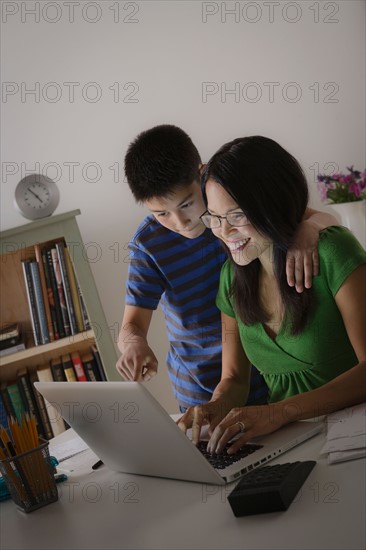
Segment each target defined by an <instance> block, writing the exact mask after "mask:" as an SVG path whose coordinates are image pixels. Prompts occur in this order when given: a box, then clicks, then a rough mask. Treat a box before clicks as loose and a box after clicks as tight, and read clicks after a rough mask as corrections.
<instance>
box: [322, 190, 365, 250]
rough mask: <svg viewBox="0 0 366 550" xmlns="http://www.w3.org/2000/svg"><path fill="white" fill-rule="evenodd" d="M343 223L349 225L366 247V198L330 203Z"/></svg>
mask: <svg viewBox="0 0 366 550" xmlns="http://www.w3.org/2000/svg"><path fill="white" fill-rule="evenodd" d="M329 206H330V207H331V208H332V210H334V212H335V215H336V218H337V219H338V220H339V221H340V223H341V224H342V225H344V226H345V227H348V229H350V230H351V231H352V233H353V234H354V235H355V237H357V239H358V240H359V241H360V243H361V244H362V246H363V247H364V248H366V200H363V201H355V202H341V203H336V204H331V205H329Z"/></svg>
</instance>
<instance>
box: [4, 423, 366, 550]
mask: <svg viewBox="0 0 366 550" xmlns="http://www.w3.org/2000/svg"><path fill="white" fill-rule="evenodd" d="M72 433H73V432H72V431H71V430H69V431H68V432H65V433H64V434H61V436H58V438H68V437H70V435H72ZM323 441H324V434H319V435H317V436H315V437H314V438H312V439H311V440H310V441H307V442H306V443H303V444H302V445H300V446H298V447H296V448H295V449H293V450H291V451H288V452H287V453H286V454H284V455H282V456H281V457H280V458H279V459H278V460H277V461H273V462H272V463H273V464H274V463H276V462H286V461H294V460H310V459H315V460H317V465H316V466H315V468H314V469H313V470H312V472H311V474H310V476H309V477H308V478H307V480H306V481H305V483H304V485H303V487H302V489H301V491H300V492H299V494H298V495H297V497H296V498H295V501H294V502H293V503H292V504H291V506H290V508H289V509H288V510H287V511H286V512H278V513H272V514H264V515H257V516H251V517H242V518H236V517H235V516H234V515H233V513H232V511H231V508H230V505H229V503H228V502H227V495H228V493H229V492H231V490H232V489H233V488H234V486H235V483H233V484H230V485H229V486H227V487H226V488H224V487H223V488H221V487H216V486H211V485H210V486H209V485H203V484H200V483H188V482H185V481H171V480H166V479H158V478H149V477H141V476H132V475H126V474H118V473H115V472H112V471H110V470H109V469H108V468H107V467H106V466H102V467H101V468H100V469H99V470H95V471H93V470H92V469H91V465H92V464H93V463H94V462H95V455H94V454H93V453H92V452H91V451H89V450H88V451H85V452H84V453H83V455H79V456H78V457H77V458H78V460H77V461H78V462H79V463H80V457H81V456H83V464H82V465H79V466H78V467H77V468H76V470H75V471H74V472H72V473H71V474H69V479H68V481H66V482H64V483H61V484H59V485H58V488H59V492H60V499H59V501H58V502H55V503H53V504H50V505H48V506H45V507H44V508H40V509H39V510H36V511H34V512H32V513H30V514H24V513H23V512H21V511H20V510H18V509H17V507H16V506H15V504H14V503H13V502H12V501H7V502H4V503H1V505H0V529H1V534H0V547H1V549H2V550H11V549H14V550H15V549H16V550H22V549H27V550H31V549H32V550H33V549H34V550H41V549H55V550H56V549H57V550H61V549H62V550H66V549H96V550H97V549H98V550H100V549H124V548H125V549H136V550H137V549H138V550H140V549H161V550H163V549H178V548H179V549H185V550H186V549H193V548H194V549H210V550H213V549H220V550H221V549H241V548H243V549H244V548H247V549H251V550H252V549H260V550H265V549H267V548H268V549H271V550H275V549H281V550H284V549H286V548H289V549H290V548H291V549H304V550H310V549H316V550H321V549H339V550H345V549H352V550H355V549H364V548H365V546H366V535H365V531H366V529H365V517H366V509H365V500H366V498H365V487H366V479H365V478H366V460H364V459H359V460H354V461H350V462H345V463H342V464H334V465H328V464H327V462H326V459H325V458H323V457H320V456H319V450H320V449H321V447H322V444H323ZM69 463H70V461H69ZM61 466H62V464H61Z"/></svg>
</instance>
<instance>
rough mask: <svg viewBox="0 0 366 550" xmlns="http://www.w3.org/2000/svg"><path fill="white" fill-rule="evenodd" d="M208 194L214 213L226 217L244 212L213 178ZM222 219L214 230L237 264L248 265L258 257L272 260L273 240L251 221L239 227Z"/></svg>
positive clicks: (262, 260)
mask: <svg viewBox="0 0 366 550" xmlns="http://www.w3.org/2000/svg"><path fill="white" fill-rule="evenodd" d="M206 196H207V201H208V204H207V210H208V212H209V213H210V214H212V215H217V216H222V217H226V216H227V215H228V214H230V213H240V212H242V210H241V208H240V207H239V206H238V204H237V203H236V202H235V200H234V199H233V198H232V197H231V196H230V195H229V194H228V193H227V192H226V191H225V189H224V188H223V187H222V186H221V185H220V184H218V183H217V182H216V181H214V180H212V179H209V180H207V183H206ZM220 221H221V225H220V226H219V227H218V228H215V229H212V232H213V233H214V234H215V235H216V237H218V238H219V239H221V240H222V241H223V242H224V243H225V244H226V246H227V247H228V248H229V250H230V253H231V256H232V258H233V260H234V262H235V263H236V264H238V265H242V266H244V265H248V264H250V263H251V262H252V261H253V260H256V259H257V258H258V259H259V260H260V261H261V263H268V262H270V261H271V257H272V255H271V251H272V246H271V245H272V243H271V241H270V240H269V239H268V238H267V237H264V236H263V235H261V234H260V233H258V231H257V230H256V229H254V227H253V226H252V225H251V224H250V223H249V222H248V223H247V224H246V225H241V226H239V227H237V226H232V225H230V224H229V223H228V221H227V220H226V219H221V220H220ZM244 221H245V220H244Z"/></svg>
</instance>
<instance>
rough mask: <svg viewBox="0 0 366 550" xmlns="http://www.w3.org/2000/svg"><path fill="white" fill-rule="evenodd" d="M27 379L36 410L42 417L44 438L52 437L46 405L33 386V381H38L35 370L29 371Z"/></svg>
mask: <svg viewBox="0 0 366 550" xmlns="http://www.w3.org/2000/svg"><path fill="white" fill-rule="evenodd" d="M29 379H30V381H31V384H32V388H33V393H34V396H35V398H36V401H37V405H38V410H39V413H40V415H41V418H42V424H43V427H44V431H45V436H46V439H52V437H53V431H52V426H51V423H50V419H49V418H48V413H47V407H46V403H45V400H44V397H43V395H41V394H40V393H39V391H38V390H37V389H36V388H35V386H34V382H37V381H38V376H37V373H36V372H35V371H31V372H30V373H29Z"/></svg>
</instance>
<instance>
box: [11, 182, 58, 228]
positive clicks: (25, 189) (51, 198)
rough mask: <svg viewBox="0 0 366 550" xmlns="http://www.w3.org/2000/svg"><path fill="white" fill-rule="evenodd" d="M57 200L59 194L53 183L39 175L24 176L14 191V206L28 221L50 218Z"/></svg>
mask: <svg viewBox="0 0 366 550" xmlns="http://www.w3.org/2000/svg"><path fill="white" fill-rule="evenodd" d="M59 200H60V193H59V190H58V187H57V185H56V184H55V182H54V181H52V180H51V179H50V178H47V177H46V176H42V175H41V174H31V175H30V176H26V177H25V178H23V179H22V180H21V181H20V182H19V183H18V185H17V187H16V189H15V205H16V207H17V209H18V210H19V212H20V213H21V214H22V215H23V216H24V217H25V218H28V219H30V220H36V219H39V218H44V217H46V216H50V215H51V214H52V213H53V212H54V210H55V209H56V207H57V205H58V203H59Z"/></svg>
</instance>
